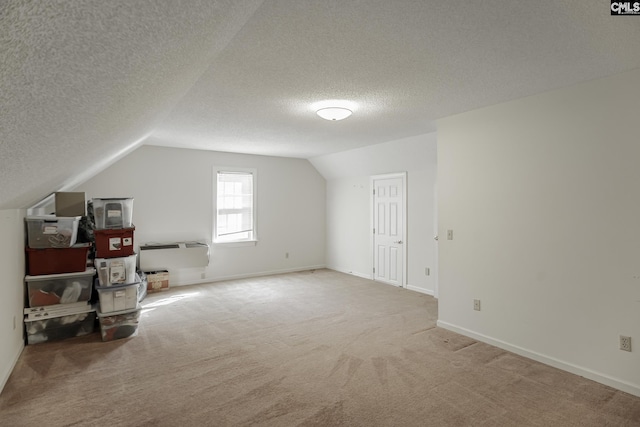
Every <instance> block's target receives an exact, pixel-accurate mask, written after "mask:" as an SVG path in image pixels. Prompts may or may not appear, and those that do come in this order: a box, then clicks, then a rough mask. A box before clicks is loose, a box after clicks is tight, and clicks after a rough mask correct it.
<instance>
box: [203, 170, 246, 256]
mask: <svg viewBox="0 0 640 427" xmlns="http://www.w3.org/2000/svg"><path fill="white" fill-rule="evenodd" d="M215 180H216V182H215V183H216V185H215V192H216V194H215V196H214V200H215V209H214V210H215V215H214V224H213V229H214V232H213V233H214V234H213V241H214V243H225V242H252V241H253V242H255V241H256V218H255V208H256V202H255V201H256V182H255V181H256V171H255V169H238V168H216V169H215Z"/></svg>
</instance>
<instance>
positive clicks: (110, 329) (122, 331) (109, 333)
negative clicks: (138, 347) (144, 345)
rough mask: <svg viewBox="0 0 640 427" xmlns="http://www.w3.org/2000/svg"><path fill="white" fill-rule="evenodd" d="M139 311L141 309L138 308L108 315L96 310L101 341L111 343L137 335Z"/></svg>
mask: <svg viewBox="0 0 640 427" xmlns="http://www.w3.org/2000/svg"><path fill="white" fill-rule="evenodd" d="M141 311H142V309H141V308H140V306H138V307H137V308H135V309H134V310H126V311H119V312H116V313H109V314H105V313H103V312H102V311H100V310H98V319H99V320H100V334H101V335H102V341H113V340H117V339H121V338H128V337H132V336H135V335H137V334H138V324H139V321H140V312H141Z"/></svg>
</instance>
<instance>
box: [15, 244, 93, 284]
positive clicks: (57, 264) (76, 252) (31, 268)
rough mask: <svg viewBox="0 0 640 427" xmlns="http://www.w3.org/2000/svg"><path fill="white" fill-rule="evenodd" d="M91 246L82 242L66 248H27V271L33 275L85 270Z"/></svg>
mask: <svg viewBox="0 0 640 427" xmlns="http://www.w3.org/2000/svg"><path fill="white" fill-rule="evenodd" d="M89 246H90V245H89V244H88V243H82V244H79V245H74V246H72V247H70V248H66V249H32V248H26V251H27V265H28V268H27V271H28V272H29V274H30V275H31V276H37V275H39V274H62V273H77V272H81V271H85V270H86V269H87V255H88V254H89Z"/></svg>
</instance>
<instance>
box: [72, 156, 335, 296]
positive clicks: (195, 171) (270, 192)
mask: <svg viewBox="0 0 640 427" xmlns="http://www.w3.org/2000/svg"><path fill="white" fill-rule="evenodd" d="M213 166H235V167H245V168H256V169H257V176H258V185H257V188H258V201H257V221H258V225H257V227H258V240H259V241H258V244H257V245H255V246H242V247H230V246H228V245H227V246H224V245H214V246H212V252H211V263H210V265H209V267H207V268H206V269H179V270H171V271H170V273H171V274H170V277H171V284H172V285H179V284H187V283H196V282H201V281H211V280H220V279H225V278H233V277H246V276H252V275H261V274H269V273H276V272H285V271H296V270H301V269H307V268H320V267H323V266H324V265H325V255H324V254H325V243H324V242H325V240H324V235H325V181H324V179H323V178H322V177H321V176H320V175H319V174H318V172H317V171H316V170H315V169H314V168H313V166H311V164H310V163H309V162H308V161H307V160H302V159H287V158H279V157H267V156H253V155H245V154H231V153H220V152H212V151H200V150H185V149H177V148H163V147H154V146H142V147H141V148H139V149H137V150H136V151H134V152H132V153H131V154H129V155H128V156H127V157H125V158H123V159H122V160H120V161H118V162H117V163H115V164H114V165H112V166H110V167H109V168H108V169H106V170H105V171H103V172H102V173H100V174H98V175H97V176H95V177H94V178H92V179H90V180H88V181H87V182H85V183H84V184H82V185H80V186H78V187H76V188H75V191H84V192H86V195H87V199H90V198H93V197H103V198H104V197H125V196H132V197H134V209H133V222H134V225H135V226H136V231H135V238H134V243H135V245H136V246H137V245H140V244H144V243H148V242H171V241H176V240H178V241H184V240H203V241H207V242H210V241H211V235H212V218H213V200H212V188H213ZM287 252H288V253H289V258H285V253H287Z"/></svg>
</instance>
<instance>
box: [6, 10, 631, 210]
mask: <svg viewBox="0 0 640 427" xmlns="http://www.w3.org/2000/svg"><path fill="white" fill-rule="evenodd" d="M638 40H640V18H636V17H633V16H626V17H612V16H610V14H609V9H608V4H606V3H604V2H603V1H602V0H583V1H569V0H565V1H557V0H554V1H551V0H538V1H530V0H529V1H527V0H483V1H481V2H471V1H461V0H447V1H441V0H438V1H419V0H394V1H389V0H360V1H356V0H354V1H344V0H340V1H338V0H324V1H317V0H281V1H278V0H264V1H258V0H255V1H251V0H243V1H239V0H227V1H212V0H201V1H198V0H189V1H177V0H136V1H130V0H109V1H104V0H96V1H82V2H79V1H46V0H45V1H35V0H33V1H27V0H4V1H0V208H13V207H25V206H28V205H29V204H30V203H33V202H35V201H37V200H39V199H40V198H42V197H44V196H46V195H47V194H49V193H50V192H52V191H56V190H59V189H61V188H68V187H70V186H72V185H73V184H74V183H76V182H78V180H81V179H83V178H84V177H87V176H90V175H91V174H92V173H95V172H96V171H97V170H99V169H100V168H101V167H104V166H105V165H107V164H108V163H109V162H110V161H113V159H115V158H117V156H119V155H122V154H123V153H126V152H127V150H128V149H131V148H132V147H135V146H137V145H138V144H141V143H148V144H157V145H167V146H176V147H188V148H199V149H209V150H220V151H233V152H243V153H255V154H268V155H279V156H291V157H303V158H309V157H313V156H317V155H322V154H327V153H332V152H337V151H342V150H347V149H352V148H356V147H360V146H365V145H371V144H377V143H381V142H386V141H390V140H395V139H400V138H404V137H409V136H415V135H419V134H423V133H427V132H430V131H433V130H434V129H435V126H434V121H435V120H436V119H439V118H442V117H446V116H448V115H451V114H456V113H460V112H463V111H468V110H471V109H474V108H478V107H482V106H486V105H491V104H495V103H498V102H502V101H506V100H510V99H515V98H519V97H522V96H526V95H531V94H535V93H539V92H543V91H546V90H550V89H554V88H558V87H562V86H567V85H571V84H575V83H578V82H581V81H586V80H590V79H594V78H598V77H603V76H607V75H611V74H614V73H619V72H623V71H627V70H630V69H634V68H638V67H640V43H638ZM324 99H345V100H349V101H351V102H353V103H355V107H354V110H355V111H354V115H353V116H352V117H350V118H348V119H346V120H344V121H341V122H327V121H323V120H321V119H319V118H318V117H317V116H315V113H314V111H313V104H314V103H315V102H318V101H321V100H324ZM147 137H148V138H147ZM145 138H147V139H145Z"/></svg>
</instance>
